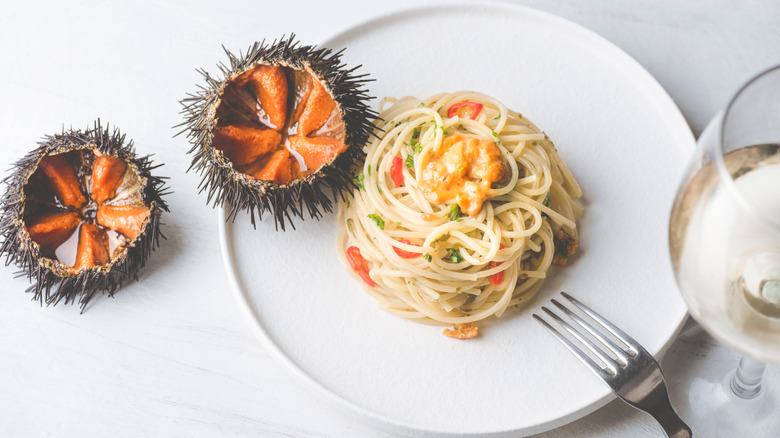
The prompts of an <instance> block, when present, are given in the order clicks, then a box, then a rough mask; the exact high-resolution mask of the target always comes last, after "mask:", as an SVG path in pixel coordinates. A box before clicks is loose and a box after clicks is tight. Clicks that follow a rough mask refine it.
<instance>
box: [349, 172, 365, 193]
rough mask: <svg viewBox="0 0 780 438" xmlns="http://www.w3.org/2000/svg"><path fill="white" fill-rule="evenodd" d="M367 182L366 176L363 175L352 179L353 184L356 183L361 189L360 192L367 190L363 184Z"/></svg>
mask: <svg viewBox="0 0 780 438" xmlns="http://www.w3.org/2000/svg"><path fill="white" fill-rule="evenodd" d="M365 180H366V176H365V175H363V174H362V173H361V174H360V175H358V176H356V177H353V178H352V182H354V183H355V185H356V186H357V188H359V189H360V190H365V188H366V186H365V185H364V184H363V181H365Z"/></svg>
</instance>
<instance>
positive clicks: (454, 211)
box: [449, 204, 463, 222]
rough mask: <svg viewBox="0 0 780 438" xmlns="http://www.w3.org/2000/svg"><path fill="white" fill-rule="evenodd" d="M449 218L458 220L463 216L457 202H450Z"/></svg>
mask: <svg viewBox="0 0 780 438" xmlns="http://www.w3.org/2000/svg"><path fill="white" fill-rule="evenodd" d="M449 216H450V220H451V221H456V222H460V221H461V220H462V219H461V216H463V213H462V212H461V211H460V205H458V204H452V206H451V207H450V215H449Z"/></svg>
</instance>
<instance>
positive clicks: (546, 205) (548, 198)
mask: <svg viewBox="0 0 780 438" xmlns="http://www.w3.org/2000/svg"><path fill="white" fill-rule="evenodd" d="M542 204H544V206H545V207H550V192H547V196H545V197H544V201H542Z"/></svg>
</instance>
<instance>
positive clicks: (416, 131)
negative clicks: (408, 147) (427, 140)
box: [412, 128, 420, 140]
mask: <svg viewBox="0 0 780 438" xmlns="http://www.w3.org/2000/svg"><path fill="white" fill-rule="evenodd" d="M418 138H420V128H414V131H412V140H417V139H418Z"/></svg>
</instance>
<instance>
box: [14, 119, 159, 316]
mask: <svg viewBox="0 0 780 438" xmlns="http://www.w3.org/2000/svg"><path fill="white" fill-rule="evenodd" d="M156 167H157V166H153V165H152V163H151V161H150V160H149V157H140V158H138V157H136V155H135V149H134V147H133V143H132V141H129V142H127V143H125V136H124V135H122V134H121V133H120V132H119V131H118V130H114V131H113V132H110V131H109V128H108V126H106V128H105V129H104V128H103V127H101V125H100V122H97V123H95V126H94V128H93V129H87V130H85V131H81V130H70V131H63V132H62V133H61V134H55V135H51V136H46V137H44V139H43V141H42V142H41V143H40V144H39V147H38V148H37V149H35V150H33V151H32V152H30V153H29V154H28V155H27V156H26V157H24V158H23V159H21V160H20V161H19V162H18V163H16V166H15V168H14V171H13V173H12V174H11V175H9V176H8V177H7V178H5V183H6V184H7V187H6V191H5V195H4V196H3V199H2V204H1V205H2V218H1V219H0V236H2V239H3V241H2V244H1V245H0V254H5V255H6V265H8V264H10V263H16V264H17V265H18V266H19V267H20V268H21V275H26V276H27V277H28V278H29V279H30V280H31V281H33V285H32V286H30V288H29V289H28V292H32V293H33V294H34V299H36V300H39V301H41V303H43V302H46V304H47V305H48V304H56V303H58V302H60V301H62V300H64V301H65V303H69V302H75V301H76V300H78V301H79V303H80V304H81V305H82V309H83V308H84V307H86V305H87V303H88V302H89V301H90V300H91V299H92V297H93V296H95V294H97V293H99V292H105V293H108V294H109V295H113V293H114V292H115V291H116V290H117V289H118V288H119V287H120V286H121V285H122V283H123V282H124V281H125V280H128V279H130V278H135V277H137V272H138V270H139V269H140V268H141V267H142V266H143V265H144V263H145V262H146V259H147V257H148V256H149V254H150V252H151V251H152V250H153V249H154V248H155V247H156V246H157V245H159V239H160V237H162V234H161V233H160V215H161V214H162V211H168V207H167V205H166V204H165V202H164V201H163V200H162V199H161V196H162V195H163V194H164V192H165V188H164V184H163V180H162V179H161V178H160V177H155V176H152V174H151V171H152V170H153V169H155V168H156Z"/></svg>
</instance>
